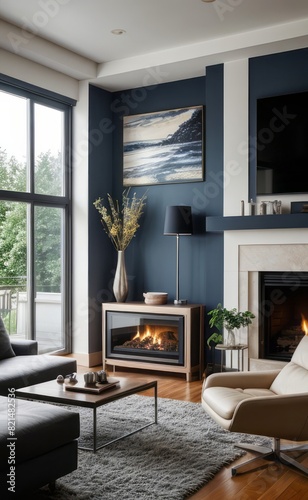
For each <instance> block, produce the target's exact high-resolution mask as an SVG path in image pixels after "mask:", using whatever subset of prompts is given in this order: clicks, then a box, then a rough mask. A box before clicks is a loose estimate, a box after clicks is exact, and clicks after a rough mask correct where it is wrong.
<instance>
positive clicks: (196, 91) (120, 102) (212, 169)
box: [89, 65, 223, 352]
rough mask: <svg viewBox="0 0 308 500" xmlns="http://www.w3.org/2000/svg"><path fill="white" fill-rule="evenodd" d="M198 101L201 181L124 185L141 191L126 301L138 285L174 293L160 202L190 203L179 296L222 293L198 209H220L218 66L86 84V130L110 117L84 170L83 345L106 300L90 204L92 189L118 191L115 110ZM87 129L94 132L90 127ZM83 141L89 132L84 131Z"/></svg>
mask: <svg viewBox="0 0 308 500" xmlns="http://www.w3.org/2000/svg"><path fill="white" fill-rule="evenodd" d="M194 105H205V168H206V182H196V183H183V184H181V183H180V184H165V185H155V186H144V187H137V188H131V193H134V192H136V193H137V196H140V195H141V194H143V193H144V192H145V191H147V204H146V208H145V213H144V215H143V217H142V219H141V225H140V226H141V227H140V228H139V229H138V231H137V234H136V237H135V238H134V239H133V241H132V243H131V244H130V245H129V247H128V249H127V250H126V252H125V257H126V268H127V273H128V279H129V296H128V300H129V301H143V295H142V294H143V292H147V291H164V292H168V294H169V301H170V302H172V301H173V299H174V298H175V272H176V264H175V255H176V239H175V237H172V236H164V235H163V227H164V217H165V208H166V206H167V205H180V204H184V205H190V206H191V207H192V213H193V223H194V229H195V231H194V235H193V236H187V237H182V238H180V297H181V298H186V299H188V301H189V302H190V303H201V304H204V305H206V307H207V310H209V309H210V308H212V307H215V306H216V304H217V303H218V302H221V300H222V283H223V237H222V235H220V234H211V235H206V234H205V216H206V215H221V214H222V172H223V66H222V65H220V66H213V67H210V68H207V74H206V77H201V78H194V79H191V80H184V81H180V82H174V83H168V84H160V85H153V86H150V87H144V88H140V89H133V90H129V91H123V92H118V93H114V94H109V93H108V92H105V91H102V90H101V89H98V88H95V87H91V89H90V127H89V131H90V132H91V131H92V134H93V131H95V130H96V129H99V128H100V120H101V119H102V117H107V118H110V116H111V115H112V124H113V126H114V128H113V131H112V133H110V134H107V133H105V134H104V137H103V140H101V141H98V144H97V146H96V145H93V147H92V151H91V155H90V175H89V223H90V226H91V227H90V237H89V261H90V275H89V291H90V301H91V306H92V308H91V307H90V309H91V317H90V321H89V331H90V342H89V346H90V351H89V352H95V351H98V350H99V349H100V348H101V327H100V321H101V318H100V305H101V302H103V301H105V302H107V301H113V300H114V298H113V296H112V282H113V276H114V271H115V267H116V251H115V250H114V248H113V246H112V244H111V242H110V241H109V239H108V237H107V235H106V234H105V233H104V231H103V228H102V226H101V224H100V222H99V217H98V214H97V212H96V210H95V208H94V207H93V206H92V203H93V201H94V199H95V198H96V197H98V196H102V197H105V196H106V193H107V192H110V193H111V194H112V196H113V197H115V198H118V199H121V195H122V191H123V184H122V155H123V136H122V117H123V114H138V113H147V112H153V111H160V110H164V109H173V108H181V107H185V106H194ZM93 137H95V134H93ZM90 141H91V136H90Z"/></svg>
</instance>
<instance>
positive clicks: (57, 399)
mask: <svg viewBox="0 0 308 500" xmlns="http://www.w3.org/2000/svg"><path fill="white" fill-rule="evenodd" d="M77 378H78V380H82V379H83V374H80V375H77ZM114 380H118V381H119V384H118V385H117V386H116V387H113V388H110V389H108V390H106V391H104V392H102V393H100V394H90V393H86V392H79V391H78V392H77V391H71V390H67V389H66V388H65V385H64V384H58V383H57V382H56V380H51V381H49V382H43V383H42V384H36V385H31V386H28V387H23V388H22V389H17V390H16V393H15V394H16V397H18V398H23V399H31V400H34V401H44V402H48V403H56V404H63V405H69V406H77V407H78V406H81V407H85V408H91V409H92V410H93V448H87V447H81V446H80V448H81V449H83V450H90V451H93V452H94V453H95V452H96V451H97V450H100V449H101V448H104V447H105V446H108V445H110V444H111V443H114V442H116V441H119V440H120V439H123V438H125V437H127V436H131V435H132V434H135V433H136V432H138V431H140V430H142V429H145V428H146V427H149V425H152V424H157V381H156V380H152V381H150V382H149V381H148V380H141V379H132V378H124V377H116V379H115V378H111V377H108V381H109V382H113V381H114ZM148 389H154V420H153V421H152V422H148V423H147V424H145V425H143V426H142V427H138V429H136V430H135V431H133V432H129V433H127V434H124V435H123V436H121V437H119V438H116V439H113V440H111V441H108V443H105V444H103V445H101V446H97V434H96V425H97V419H96V410H97V408H99V407H100V406H103V405H106V404H108V403H111V402H112V401H117V400H119V399H122V398H126V397H127V396H131V395H132V394H137V393H138V392H142V391H146V390H148Z"/></svg>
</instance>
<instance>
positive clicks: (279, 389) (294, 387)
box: [270, 361, 308, 394]
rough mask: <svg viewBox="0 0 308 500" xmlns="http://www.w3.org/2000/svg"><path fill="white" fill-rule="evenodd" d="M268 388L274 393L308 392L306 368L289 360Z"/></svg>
mask: <svg viewBox="0 0 308 500" xmlns="http://www.w3.org/2000/svg"><path fill="white" fill-rule="evenodd" d="M270 389H271V390H272V391H274V392H275V393H276V394H299V393H305V392H308V370H306V369H305V368H303V367H302V366H299V365H297V364H296V363H293V361H290V363H288V364H287V365H286V366H284V367H283V368H282V370H281V371H280V373H279V374H278V375H277V377H276V378H275V380H274V382H273V383H272V385H271V387H270Z"/></svg>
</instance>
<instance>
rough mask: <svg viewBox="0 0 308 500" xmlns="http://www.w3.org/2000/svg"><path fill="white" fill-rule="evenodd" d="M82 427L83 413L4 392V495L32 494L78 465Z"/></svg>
mask: <svg viewBox="0 0 308 500" xmlns="http://www.w3.org/2000/svg"><path fill="white" fill-rule="evenodd" d="M8 416H9V418H8ZM79 427H80V424H79V413H76V412H73V411H69V410H66V409H64V408H60V407H58V406H54V405H50V404H44V403H36V402H33V401H25V400H21V399H16V400H14V399H12V398H6V397H4V396H0V498H1V499H9V498H31V493H32V492H33V491H35V490H36V489H38V488H40V487H42V486H45V485H46V484H49V485H54V482H55V481H56V479H58V478H59V477H61V476H64V475H65V474H68V473H70V472H72V471H73V470H75V469H77V459H78V451H77V438H78V437H79Z"/></svg>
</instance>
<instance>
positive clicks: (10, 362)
mask: <svg viewBox="0 0 308 500" xmlns="http://www.w3.org/2000/svg"><path fill="white" fill-rule="evenodd" d="M76 371H77V363H76V360H75V359H73V358H68V357H64V356H53V355H51V354H38V355H35V354H34V355H26V356H15V357H14V358H8V359H3V360H2V361H1V376H0V394H1V395H2V396H7V394H8V388H14V389H19V388H20V387H26V386H28V385H33V384H40V383H41V382H47V381H48V380H52V379H56V378H57V376H58V375H67V374H69V373H72V372H76Z"/></svg>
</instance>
